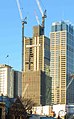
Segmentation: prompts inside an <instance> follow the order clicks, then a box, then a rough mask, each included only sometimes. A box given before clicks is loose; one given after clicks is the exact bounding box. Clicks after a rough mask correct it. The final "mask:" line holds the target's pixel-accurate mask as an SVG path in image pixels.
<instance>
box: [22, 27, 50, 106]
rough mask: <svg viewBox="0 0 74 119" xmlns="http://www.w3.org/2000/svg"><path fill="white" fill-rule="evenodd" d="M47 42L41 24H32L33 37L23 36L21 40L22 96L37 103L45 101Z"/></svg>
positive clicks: (47, 60)
mask: <svg viewBox="0 0 74 119" xmlns="http://www.w3.org/2000/svg"><path fill="white" fill-rule="evenodd" d="M49 44H50V41H49V38H47V37H46V36H44V32H43V27H41V26H34V27H33V37H32V38H28V37H24V41H23V46H24V47H23V53H22V54H23V56H22V57H23V75H22V81H23V82H22V91H23V92H22V96H23V97H25V98H32V100H33V101H35V103H37V104H38V105H41V104H42V105H45V104H46V102H47V101H46V99H47V98H46V80H48V81H49V76H48V75H46V72H49V62H50V52H49V49H50V48H49ZM46 77H48V78H46ZM47 89H48V88H47ZM48 98H49V97H48ZM47 100H48V99H47Z"/></svg>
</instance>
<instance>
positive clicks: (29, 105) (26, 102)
mask: <svg viewBox="0 0 74 119" xmlns="http://www.w3.org/2000/svg"><path fill="white" fill-rule="evenodd" d="M20 100H21V102H22V104H23V105H24V108H25V110H26V112H27V113H29V114H31V113H32V107H33V106H36V103H34V102H33V101H32V99H28V98H22V97H21V98H20Z"/></svg>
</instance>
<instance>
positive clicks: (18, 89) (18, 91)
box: [14, 70, 22, 98]
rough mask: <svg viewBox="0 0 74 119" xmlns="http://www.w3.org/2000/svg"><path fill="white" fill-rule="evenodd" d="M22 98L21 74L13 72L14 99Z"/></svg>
mask: <svg viewBox="0 0 74 119" xmlns="http://www.w3.org/2000/svg"><path fill="white" fill-rule="evenodd" d="M17 96H19V97H20V96H22V72H20V71H15V70H14V97H15V98H16V97H17Z"/></svg>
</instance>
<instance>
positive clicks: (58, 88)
mask: <svg viewBox="0 0 74 119" xmlns="http://www.w3.org/2000/svg"><path fill="white" fill-rule="evenodd" d="M50 53H51V60H50V76H51V77H52V103H53V104H70V103H74V91H73V90H74V80H73V78H74V76H73V73H74V27H73V26H72V24H70V23H68V22H64V21H61V22H55V23H53V24H52V27H51V33H50Z"/></svg>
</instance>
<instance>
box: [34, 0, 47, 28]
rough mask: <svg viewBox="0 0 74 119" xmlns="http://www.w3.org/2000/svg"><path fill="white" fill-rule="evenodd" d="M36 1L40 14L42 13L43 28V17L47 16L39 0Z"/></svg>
mask: <svg viewBox="0 0 74 119" xmlns="http://www.w3.org/2000/svg"><path fill="white" fill-rule="evenodd" d="M36 3H37V5H38V8H39V10H40V12H41V15H42V27H43V28H44V27H45V26H44V25H45V18H47V15H46V10H45V11H44V12H43V10H42V8H41V5H40V2H39V0H36Z"/></svg>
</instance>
